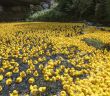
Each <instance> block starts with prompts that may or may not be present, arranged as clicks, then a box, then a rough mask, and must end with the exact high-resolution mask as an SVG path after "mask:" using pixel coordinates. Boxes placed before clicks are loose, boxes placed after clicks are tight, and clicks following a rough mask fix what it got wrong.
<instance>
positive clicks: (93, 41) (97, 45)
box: [83, 38, 105, 49]
mask: <svg viewBox="0 0 110 96" xmlns="http://www.w3.org/2000/svg"><path fill="white" fill-rule="evenodd" d="M83 41H85V42H86V43H87V45H89V46H93V47H95V48H96V49H103V48H104V45H105V44H104V43H103V42H101V41H100V40H97V39H94V38H85V39H83Z"/></svg>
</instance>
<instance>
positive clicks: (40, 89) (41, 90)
mask: <svg viewBox="0 0 110 96" xmlns="http://www.w3.org/2000/svg"><path fill="white" fill-rule="evenodd" d="M38 90H39V92H45V91H46V87H39V89H38Z"/></svg>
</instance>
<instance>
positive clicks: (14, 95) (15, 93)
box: [10, 90, 19, 96]
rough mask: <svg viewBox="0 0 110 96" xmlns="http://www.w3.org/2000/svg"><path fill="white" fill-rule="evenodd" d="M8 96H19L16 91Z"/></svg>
mask: <svg viewBox="0 0 110 96" xmlns="http://www.w3.org/2000/svg"><path fill="white" fill-rule="evenodd" d="M10 96H19V94H18V91H17V90H14V91H13V92H12V93H10Z"/></svg>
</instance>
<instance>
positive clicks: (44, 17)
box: [29, 9, 67, 21]
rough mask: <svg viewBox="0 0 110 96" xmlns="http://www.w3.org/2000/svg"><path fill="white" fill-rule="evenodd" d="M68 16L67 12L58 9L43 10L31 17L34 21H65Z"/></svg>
mask: <svg viewBox="0 0 110 96" xmlns="http://www.w3.org/2000/svg"><path fill="white" fill-rule="evenodd" d="M65 17H67V14H65V13H63V12H60V11H57V10H55V9H54V10H51V9H48V10H43V11H39V12H37V13H34V14H33V15H31V16H30V17H29V19H30V20H32V21H63V20H65Z"/></svg>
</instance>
